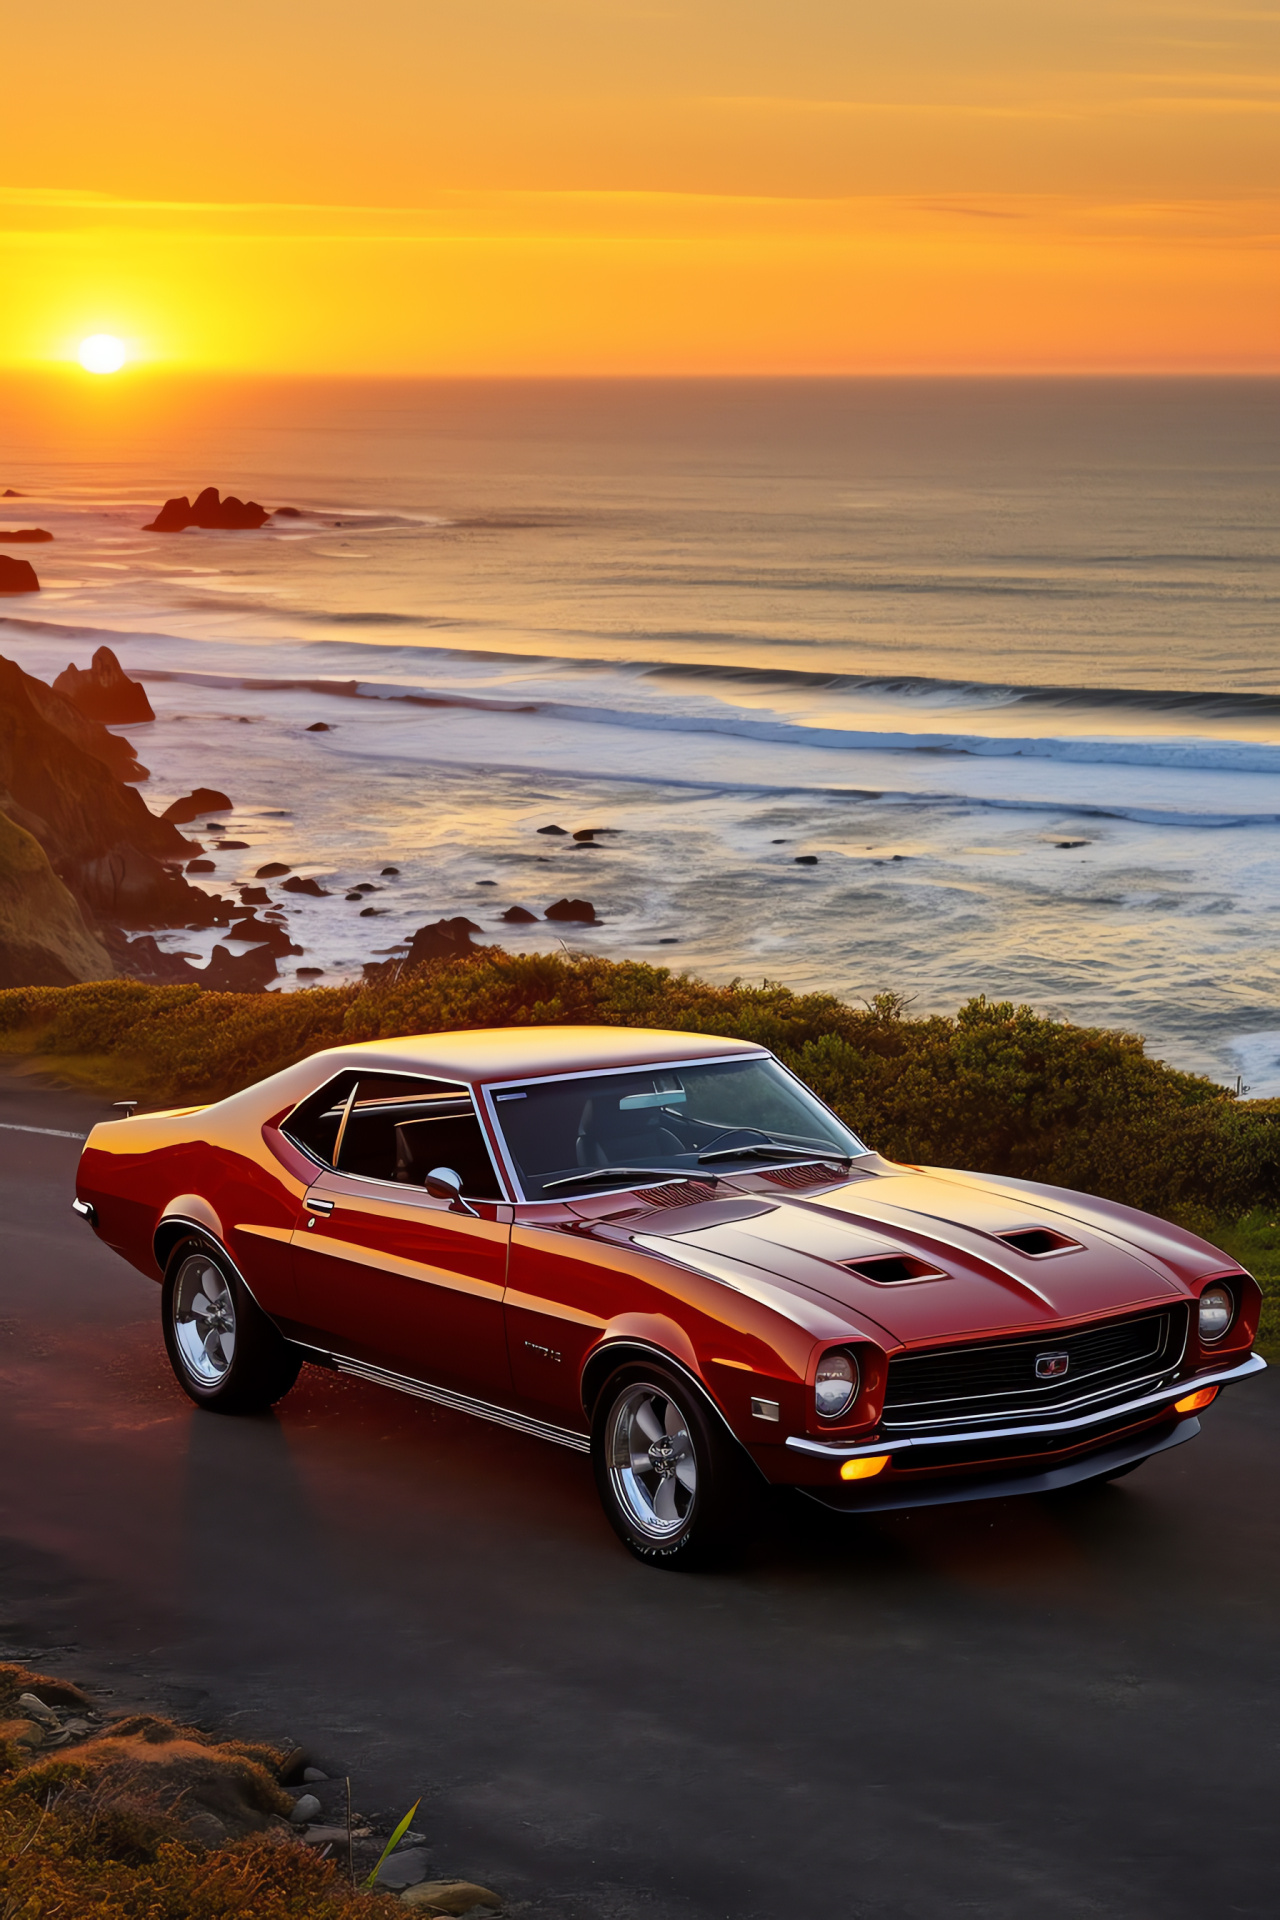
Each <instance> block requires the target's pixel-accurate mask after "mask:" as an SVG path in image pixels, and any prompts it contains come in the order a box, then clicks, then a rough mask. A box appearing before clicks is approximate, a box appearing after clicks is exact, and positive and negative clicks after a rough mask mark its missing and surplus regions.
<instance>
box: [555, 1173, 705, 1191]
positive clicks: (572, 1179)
mask: <svg viewBox="0 0 1280 1920" xmlns="http://www.w3.org/2000/svg"><path fill="white" fill-rule="evenodd" d="M714 1179H715V1175H714V1173H703V1174H698V1173H691V1172H690V1171H689V1169H688V1168H687V1167H584V1168H583V1169H582V1171H581V1172H580V1173H569V1174H563V1175H562V1176H561V1177H560V1179H559V1180H544V1181H543V1182H542V1191H543V1192H544V1193H554V1192H555V1190H556V1189H557V1188H558V1187H580V1186H586V1185H589V1184H592V1183H594V1182H595V1181H597V1180H714Z"/></svg>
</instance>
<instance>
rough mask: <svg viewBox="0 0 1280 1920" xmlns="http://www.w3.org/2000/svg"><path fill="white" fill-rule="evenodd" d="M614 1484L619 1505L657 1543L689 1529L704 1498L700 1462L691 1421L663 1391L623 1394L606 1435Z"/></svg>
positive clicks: (638, 1389) (645, 1388)
mask: <svg viewBox="0 0 1280 1920" xmlns="http://www.w3.org/2000/svg"><path fill="white" fill-rule="evenodd" d="M605 1460H606V1463H607V1467H608V1473H609V1482H610V1485H611V1487H612V1489H613V1494H614V1497H615V1499H616V1500H617V1502H618V1504H619V1506H620V1507H621V1508H622V1509H623V1511H624V1512H625V1513H626V1515H627V1516H628V1518H629V1519H630V1520H631V1522H632V1523H633V1525H634V1526H635V1527H636V1528H637V1529H638V1530H639V1531H640V1532H641V1533H642V1534H644V1535H646V1536H647V1537H648V1538H649V1539H651V1540H665V1539H670V1538H671V1536H672V1535H674V1534H677V1533H679V1532H680V1530H681V1529H682V1528H683V1527H684V1526H686V1525H687V1523H688V1521H689V1519H690V1516H691V1515H692V1513H693V1508H694V1502H695V1500H696V1499H697V1493H698V1459H697V1454H696V1452H695V1450H694V1443H693V1438H692V1436H691V1434H690V1432H689V1422H688V1420H687V1418H686V1417H685V1415H684V1414H683V1413H682V1412H681V1410H680V1408H679V1407H678V1406H677V1405H676V1402H675V1401H674V1400H673V1399H671V1397H670V1395H669V1394H667V1393H665V1392H663V1390H662V1389H661V1388H660V1387H655V1386H650V1385H648V1384H645V1383H640V1384H638V1385H636V1386H633V1387H628V1388H627V1390H626V1391H625V1392H624V1393H622V1394H620V1395H619V1397H618V1399H617V1400H616V1401H615V1402H614V1404H613V1406H612V1408H611V1409H610V1412H609V1420H608V1426H607V1428H606V1433H605Z"/></svg>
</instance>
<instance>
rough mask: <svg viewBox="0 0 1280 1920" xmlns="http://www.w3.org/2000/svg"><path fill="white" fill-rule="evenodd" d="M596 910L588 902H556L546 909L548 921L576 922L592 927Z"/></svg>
mask: <svg viewBox="0 0 1280 1920" xmlns="http://www.w3.org/2000/svg"><path fill="white" fill-rule="evenodd" d="M595 917H596V910H595V908H594V907H593V906H592V904H591V902H590V901H589V900H557V901H556V902H555V904H554V905H553V906H550V907H548V908H547V911H546V915H545V918H546V919H548V920H578V921H580V922H581V923H582V925H583V926H588V927H589V926H594V924H595Z"/></svg>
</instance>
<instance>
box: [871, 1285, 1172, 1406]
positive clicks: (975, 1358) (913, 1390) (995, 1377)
mask: <svg viewBox="0 0 1280 1920" xmlns="http://www.w3.org/2000/svg"><path fill="white" fill-rule="evenodd" d="M1186 1334H1187V1309H1186V1307H1185V1305H1181V1304H1180V1305H1178V1306H1176V1307H1170V1308H1167V1309H1166V1310H1164V1311H1163V1312H1160V1313H1144V1314H1140V1315H1136V1316H1135V1317H1134V1318H1133V1319H1130V1320H1108V1321H1106V1322H1104V1323H1103V1324H1102V1325H1101V1326H1095V1327H1079V1328H1077V1329H1076V1330H1075V1331H1074V1332H1073V1333H1063V1334H1056V1335H1055V1334H1052V1333H1048V1332H1046V1333H1042V1334H1037V1335H1035V1336H1033V1337H1032V1338H1030V1339H1027V1338H1019V1339H1017V1340H997V1341H992V1342H990V1343H987V1344H985V1345H982V1346H967V1347H948V1348H947V1349H945V1351H942V1352H937V1351H935V1352H932V1353H914V1354H913V1353H906V1354H899V1355H898V1356H897V1358H896V1359H893V1360H891V1361H890V1362H889V1380H888V1387H887V1390H886V1393H885V1407H884V1425H885V1427H886V1428H893V1429H895V1430H896V1429H901V1428H913V1427H916V1428H919V1427H938V1426H952V1425H955V1424H959V1423H965V1422H970V1421H973V1420H983V1421H985V1420H1002V1419H1008V1418H1010V1417H1011V1416H1013V1415H1032V1416H1034V1415H1036V1414H1056V1413H1061V1412H1064V1411H1065V1410H1067V1409H1068V1408H1070V1407H1072V1406H1075V1405H1077V1404H1078V1403H1081V1402H1083V1403H1088V1402H1089V1401H1093V1400H1099V1399H1105V1398H1106V1397H1107V1396H1109V1395H1110V1394H1111V1393H1113V1392H1120V1391H1123V1390H1126V1389H1132V1388H1133V1387H1136V1386H1138V1385H1140V1384H1142V1383H1143V1382H1146V1381H1152V1380H1156V1379H1159V1378H1161V1377H1162V1376H1163V1375H1165V1374H1167V1373H1169V1372H1171V1371H1172V1369H1173V1368H1174V1367H1175V1366H1176V1365H1177V1364H1178V1361H1179V1360H1180V1359H1181V1358H1182V1349H1183V1346H1184V1344H1185V1341H1186ZM1063 1354H1065V1355H1066V1356H1067V1371H1066V1373H1065V1374H1063V1375H1061V1376H1060V1377H1058V1378H1050V1379H1043V1378H1040V1377H1038V1376H1037V1373H1036V1361H1037V1359H1041V1360H1043V1359H1046V1358H1047V1356H1049V1355H1063Z"/></svg>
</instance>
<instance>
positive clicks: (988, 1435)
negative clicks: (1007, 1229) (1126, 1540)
mask: <svg viewBox="0 0 1280 1920" xmlns="http://www.w3.org/2000/svg"><path fill="white" fill-rule="evenodd" d="M1266 1370H1267V1363H1266V1361H1265V1360H1263V1359H1262V1358H1261V1356H1260V1355H1258V1354H1256V1353H1252V1354H1250V1356H1249V1358H1248V1359H1247V1360H1242V1361H1241V1362H1240V1364H1239V1365H1238V1366H1234V1367H1223V1368H1221V1369H1219V1371H1218V1372H1217V1373H1202V1374H1197V1375H1196V1376H1195V1377H1194V1378H1193V1379H1190V1380H1179V1381H1177V1382H1176V1383H1175V1384H1173V1385H1172V1386H1168V1387H1161V1388H1160V1389H1159V1390H1158V1391H1157V1392H1156V1393H1144V1394H1143V1395H1142V1396H1141V1397H1140V1398H1139V1399H1137V1400H1121V1401H1113V1402H1112V1404H1111V1405H1110V1406H1107V1407H1099V1408H1095V1410H1094V1411H1093V1412H1092V1413H1086V1414H1081V1415H1077V1417H1076V1418H1075V1419H1074V1420H1038V1421H1037V1422H1036V1423H1035V1425H1034V1426H1023V1427H962V1428H955V1427H953V1428H951V1429H950V1430H949V1431H948V1432H946V1433H925V1434H919V1433H918V1434H912V1435H911V1436H910V1437H909V1438H904V1439H898V1440H889V1439H884V1440H864V1441H860V1442H859V1444H858V1445H857V1446H848V1445H842V1444H841V1443H840V1442H839V1441H835V1440H809V1439H807V1438H804V1437H803V1436H801V1435H798V1434H789V1435H788V1436H787V1441H786V1444H787V1446H789V1447H791V1448H792V1449H793V1450H794V1451H795V1452H796V1453H807V1454H810V1455H811V1456H813V1457H814V1458H816V1459H819V1460H833V1461H834V1460H857V1459H860V1458H862V1457H863V1456H865V1455H868V1454H880V1453H908V1452H910V1453H913V1454H916V1455H920V1454H921V1453H924V1452H925V1450H926V1449H928V1448H929V1447H963V1446H981V1445H982V1444H983V1443H984V1442H986V1441H992V1442H996V1443H999V1442H1003V1441H1007V1440H1023V1439H1030V1438H1032V1437H1035V1438H1037V1439H1043V1438H1044V1436H1045V1434H1047V1433H1060V1434H1062V1436H1063V1443H1064V1445H1069V1444H1070V1443H1071V1441H1072V1440H1087V1439H1088V1437H1089V1429H1090V1427H1110V1426H1114V1425H1115V1423H1116V1422H1117V1421H1118V1420H1124V1419H1126V1418H1128V1417H1129V1416H1132V1417H1133V1418H1135V1419H1139V1418H1141V1416H1142V1415H1143V1414H1144V1413H1158V1412H1159V1411H1160V1409H1161V1408H1162V1407H1171V1406H1172V1405H1173V1403H1174V1401H1175V1400H1185V1399H1186V1398H1187V1396H1188V1394H1192V1393H1199V1392H1200V1390H1201V1388H1202V1387H1225V1386H1229V1385H1231V1384H1233V1383H1234V1382H1235V1381H1237V1380H1248V1379H1250V1378H1251V1377H1252V1375H1254V1374H1255V1373H1265V1372H1266ZM1196 1431H1197V1432H1199V1426H1198V1424H1197V1427H1196ZM1185 1438H1187V1439H1188V1440H1189V1439H1190V1438H1191V1435H1190V1434H1187V1435H1186V1436H1185ZM1165 1444H1166V1445H1172V1444H1173V1443H1172V1442H1166V1443H1165ZM1150 1451H1152V1449H1150V1448H1148V1449H1147V1452H1150ZM1097 1457H1098V1456H1096V1455H1094V1456H1091V1458H1097ZM1132 1457H1133V1458H1134V1459H1136V1460H1141V1459H1142V1458H1143V1452H1142V1450H1141V1448H1139V1451H1138V1452H1137V1453H1135V1454H1134V1455H1133V1456H1132ZM923 1464H924V1462H923V1461H921V1465H923ZM1062 1471H1064V1472H1065V1471H1066V1469H1065V1468H1064V1469H1062ZM1042 1477H1043V1476H1041V1475H1033V1476H1032V1478H1042ZM1075 1477H1076V1478H1082V1477H1083V1476H1081V1475H1076V1476H1075ZM960 1497H963V1496H960ZM969 1497H970V1498H972V1497H973V1496H972V1495H970V1496H969ZM900 1504H901V1505H904V1506H906V1505H911V1504H920V1503H919V1502H915V1503H913V1502H908V1501H902V1502H901V1503H900Z"/></svg>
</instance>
